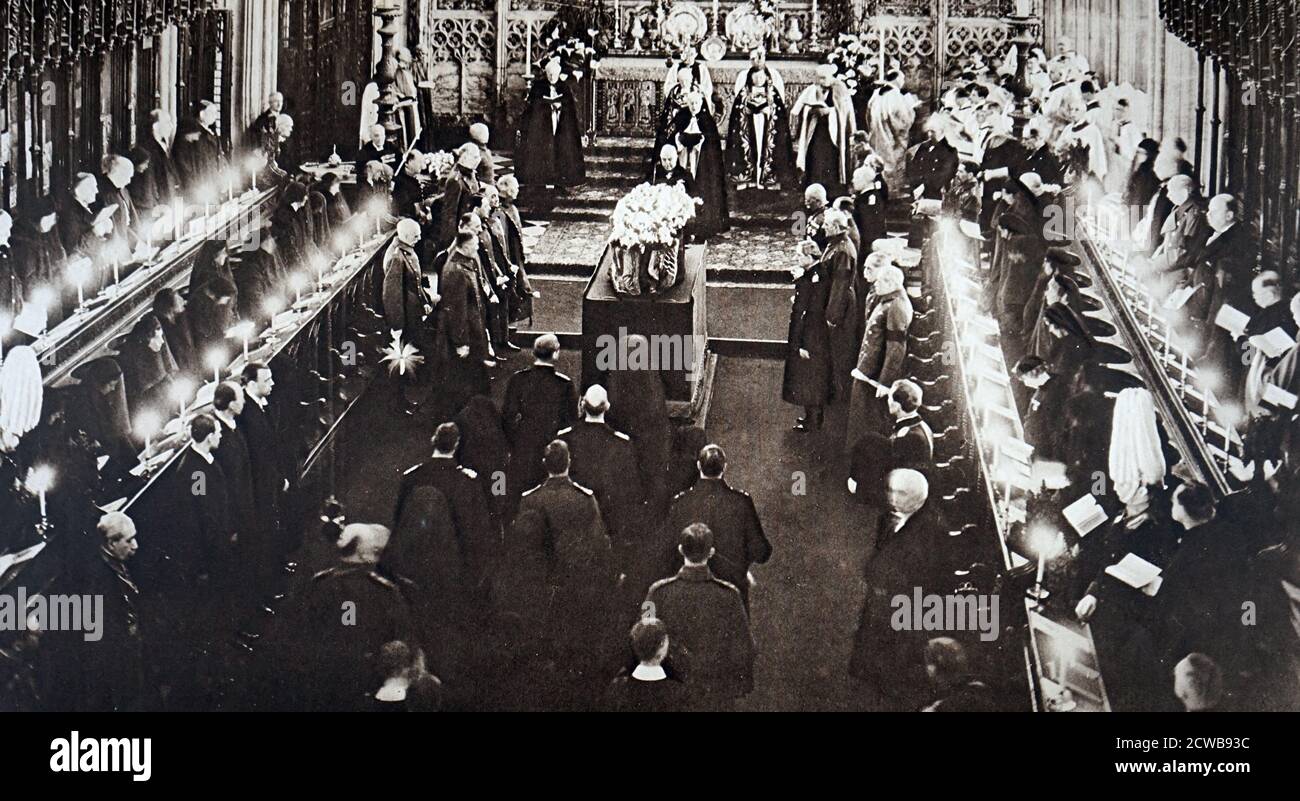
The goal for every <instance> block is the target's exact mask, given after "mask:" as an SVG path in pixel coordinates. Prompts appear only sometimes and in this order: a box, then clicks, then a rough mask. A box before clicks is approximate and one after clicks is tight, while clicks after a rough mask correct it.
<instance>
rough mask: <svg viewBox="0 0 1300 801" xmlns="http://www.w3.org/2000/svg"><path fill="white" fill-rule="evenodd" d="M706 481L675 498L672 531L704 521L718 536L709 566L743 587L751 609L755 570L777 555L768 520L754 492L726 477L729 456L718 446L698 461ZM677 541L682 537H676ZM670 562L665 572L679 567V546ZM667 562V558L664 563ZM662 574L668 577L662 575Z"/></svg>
mask: <svg viewBox="0 0 1300 801" xmlns="http://www.w3.org/2000/svg"><path fill="white" fill-rule="evenodd" d="M695 465H696V467H698V468H699V471H700V480H699V481H696V482H695V486H693V487H691V488H690V489H688V490H686V491H685V492H683V493H680V494H679V495H678V496H677V497H676V498H673V503H672V508H671V509H670V511H669V512H668V530H669V531H672V532H680V531H683V530H684V529H686V527H687V526H690V525H691V524H692V523H703V524H705V525H706V526H708V527H709V531H710V532H712V534H713V549H714V554H713V558H712V559H710V560H709V569H710V570H711V571H712V572H713V575H715V576H717V577H718V578H719V579H721V580H723V581H725V582H728V583H730V584H732V585H734V586H735V587H736V589H737V590H739V591H740V597H741V600H743V601H744V602H745V608H746V609H748V608H749V568H750V566H751V565H754V564H763V563H764V562H766V561H767V560H768V559H769V558H770V557H771V556H772V544H771V543H770V542H768V541H767V536H766V535H765V534H764V533H763V523H762V521H760V520H759V519H758V510H757V509H755V508H754V501H753V499H752V498H750V497H749V494H748V493H745V492H742V491H740V490H738V489H735V488H733V487H732V486H731V485H729V484H728V483H727V480H726V479H725V478H723V477H722V474H723V473H725V472H726V470H727V454H726V453H725V452H723V450H722V448H720V447H719V446H717V445H712V444H711V445H705V446H704V447H703V448H701V449H700V453H699V457H698V458H697V459H696V462H695ZM674 539H677V537H674ZM668 550H669V554H667V555H668V556H669V558H670V560H671V561H670V562H669V563H668V565H667V570H665V571H663V575H668V574H670V572H671V570H672V568H673V567H675V566H676V562H677V559H676V556H677V553H676V549H668ZM661 564H662V562H661ZM660 577H662V575H661V576H660Z"/></svg>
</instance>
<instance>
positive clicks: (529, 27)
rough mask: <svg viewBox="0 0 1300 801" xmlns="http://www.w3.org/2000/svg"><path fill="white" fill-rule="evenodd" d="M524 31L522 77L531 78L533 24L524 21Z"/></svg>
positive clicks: (530, 21)
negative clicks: (525, 32)
mask: <svg viewBox="0 0 1300 801" xmlns="http://www.w3.org/2000/svg"><path fill="white" fill-rule="evenodd" d="M524 29H525V30H526V31H527V34H526V36H525V40H524V77H525V78H531V77H532V75H533V22H532V20H527V19H526V20H524Z"/></svg>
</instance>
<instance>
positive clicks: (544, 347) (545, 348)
mask: <svg viewBox="0 0 1300 801" xmlns="http://www.w3.org/2000/svg"><path fill="white" fill-rule="evenodd" d="M559 352H560V338H559V337H557V336H556V335H555V334H542V335H541V336H539V337H538V338H537V339H535V340H533V355H534V356H536V357H537V358H539V359H551V358H554V357H555V354H557V353H559Z"/></svg>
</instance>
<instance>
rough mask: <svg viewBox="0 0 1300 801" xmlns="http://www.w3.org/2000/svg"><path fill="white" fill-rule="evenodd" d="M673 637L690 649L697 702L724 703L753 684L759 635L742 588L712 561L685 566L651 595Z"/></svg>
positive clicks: (692, 686) (652, 589)
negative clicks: (755, 636)
mask: <svg viewBox="0 0 1300 801" xmlns="http://www.w3.org/2000/svg"><path fill="white" fill-rule="evenodd" d="M646 601H648V602H649V603H652V604H654V615H655V617H657V618H659V619H660V620H662V621H663V622H664V624H665V625H666V626H667V627H668V636H669V638H670V639H671V641H672V642H673V643H675V644H677V645H678V646H680V647H682V648H683V649H685V651H686V652H687V653H688V654H690V660H691V670H690V676H689V678H688V681H687V689H688V690H689V691H690V692H691V695H692V696H694V697H695V698H696V699H697V703H699V704H701V705H702V706H705V707H709V706H715V705H725V704H726V703H727V702H728V701H730V700H731V699H734V698H739V697H741V696H744V695H746V694H748V693H749V692H750V691H751V690H753V688H754V640H753V637H752V636H751V634H750V631H749V616H748V615H747V614H746V613H745V604H744V601H743V600H742V599H741V597H740V590H738V589H736V587H735V585H733V584H731V583H729V582H726V581H723V580H721V579H719V578H717V577H715V576H714V575H713V574H712V573H711V572H710V571H709V568H708V567H707V566H701V567H692V566H688V565H683V566H682V568H681V570H679V571H677V575H675V576H672V577H671V578H666V579H663V580H661V581H656V582H655V583H654V584H653V585H651V587H650V592H649V593H648V594H647V595H646Z"/></svg>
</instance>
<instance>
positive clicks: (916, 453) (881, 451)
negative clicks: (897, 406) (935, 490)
mask: <svg viewBox="0 0 1300 801" xmlns="http://www.w3.org/2000/svg"><path fill="white" fill-rule="evenodd" d="M904 467H906V468H911V469H913V470H919V471H920V472H921V473H922V474H923V475H924V476H925V477H926V478H932V477H933V468H934V434H933V433H932V432H931V431H930V426H929V424H927V423H926V422H925V421H924V420H922V419H921V418H920V417H919V416H917V415H912V416H910V417H905V418H903V419H902V420H895V421H894V422H893V428H892V430H891V431H890V434H889V436H888V437H882V436H880V435H878V434H873V433H868V434H866V435H865V436H863V437H861V438H860V439H859V440H858V442H857V444H855V445H854V446H853V451H852V455H851V457H850V465H849V478H852V479H853V480H854V481H855V482H857V490H856V491H855V492H854V493H853V494H854V496H855V497H857V498H859V499H861V500H862V501H863V503H867V504H869V505H872V506H883V505H884V504H883V497H882V495H881V492H882V490H883V489H884V486H885V477H886V476H888V475H889V471H891V470H895V469H898V468H904Z"/></svg>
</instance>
